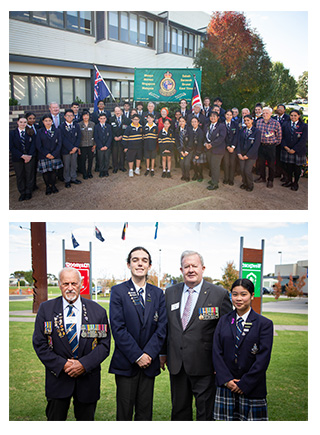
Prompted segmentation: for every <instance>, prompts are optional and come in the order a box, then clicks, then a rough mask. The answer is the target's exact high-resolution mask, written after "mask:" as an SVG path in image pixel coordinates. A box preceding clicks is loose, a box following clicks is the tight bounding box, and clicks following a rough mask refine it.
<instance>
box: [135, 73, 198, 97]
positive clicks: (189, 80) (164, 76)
mask: <svg viewBox="0 0 320 435" xmlns="http://www.w3.org/2000/svg"><path fill="white" fill-rule="evenodd" d="M194 75H195V76H196V79H197V83H198V87H199V92H201V69H200V68H166V69H162V68H156V69H142V68H136V69H135V73H134V100H135V101H153V102H157V101H161V102H170V103H174V102H179V101H180V100H181V99H182V98H184V99H186V100H187V101H191V96H192V89H193V84H194Z"/></svg>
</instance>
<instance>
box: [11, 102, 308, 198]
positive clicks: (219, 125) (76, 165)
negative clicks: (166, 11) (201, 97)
mask: <svg viewBox="0 0 320 435" xmlns="http://www.w3.org/2000/svg"><path fill="white" fill-rule="evenodd" d="M103 104H104V103H103ZM57 106H58V105H57ZM100 106H101V104H100ZM58 107H59V106H58ZM148 107H149V108H150V110H151V109H152V108H153V109H154V104H153V103H149V104H148ZM217 107H218V106H217ZM257 107H258V106H257ZM281 107H282V106H281ZM101 108H102V107H101ZM219 109H220V111H221V108H219ZM258 109H261V108H260V107H258ZM247 110H248V109H243V111H242V112H245V111H247ZM279 110H280V109H279ZM135 112H137V111H136V110H135V111H134V113H133V114H132V115H131V118H130V119H128V118H127V117H126V116H125V115H124V113H123V111H122V109H121V108H120V107H118V106H116V107H115V109H114V115H113V116H111V114H110V112H109V113H106V111H104V110H101V111H100V112H99V113H98V112H94V113H93V115H91V120H90V113H89V111H87V110H84V111H83V113H82V120H81V121H79V122H76V121H75V115H74V112H73V109H67V110H66V111H65V114H64V121H63V122H62V123H60V124H59V126H58V127H56V119H55V116H54V115H53V114H52V112H51V113H48V114H46V115H44V116H43V118H42V125H43V126H42V127H41V128H37V127H36V125H35V116H34V114H27V115H26V116H25V117H24V116H21V117H20V118H19V120H18V127H17V128H16V129H15V130H13V131H12V132H10V151H11V154H12V161H13V165H14V169H15V172H16V177H17V185H18V190H19V193H20V198H19V200H20V201H22V200H24V199H30V198H31V195H32V189H33V188H34V184H35V167H36V160H37V161H38V163H37V168H38V171H39V172H40V173H42V174H43V178H44V181H45V184H46V194H51V193H57V192H58V189H57V187H56V179H57V176H58V178H59V179H61V180H63V181H64V182H65V187H67V188H68V187H70V186H71V183H74V184H80V183H81V181H80V180H79V179H78V178H77V170H79V172H81V173H82V174H83V177H84V179H87V178H92V176H93V175H92V164H93V156H94V153H95V152H96V171H99V176H100V177H105V176H109V172H108V170H109V162H110V158H111V156H112V167H113V172H115V173H116V172H117V171H118V170H121V171H123V172H125V171H126V165H125V161H127V162H128V166H129V177H133V176H134V173H135V174H136V175H140V169H141V161H142V158H144V159H145V162H146V172H145V175H146V176H147V175H149V174H150V175H151V176H154V173H155V172H154V168H155V158H156V155H157V151H158V152H160V155H161V163H160V166H162V168H163V171H162V177H164V178H171V165H172V157H173V158H175V160H176V163H177V162H179V165H180V167H181V170H182V178H181V179H183V180H185V181H189V180H190V167H191V165H192V167H193V168H194V176H193V179H194V180H196V179H197V180H198V181H202V180H203V166H204V164H205V163H207V164H208V166H209V171H210V175H211V179H210V180H209V185H208V186H207V189H208V190H215V189H217V188H218V187H219V176H220V165H221V161H222V159H223V168H224V179H223V182H224V183H227V184H230V185H233V184H234V176H235V168H236V163H237V161H238V163H239V168H240V172H241V175H242V184H241V186H240V187H241V188H243V189H246V190H248V191H252V190H253V175H252V168H253V166H254V165H255V164H256V166H257V170H258V173H259V175H260V177H259V178H258V179H257V182H267V187H269V188H270V187H273V180H274V177H275V171H276V169H278V171H280V173H282V174H283V178H282V181H283V185H285V186H286V187H291V189H292V190H298V181H299V177H300V174H301V166H302V165H304V164H305V163H306V144H307V137H308V126H307V124H305V123H304V122H303V121H302V120H301V118H300V113H299V112H298V111H296V110H293V111H291V113H290V117H289V115H287V114H285V113H283V114H282V115H279V114H278V115H276V116H277V117H278V118H277V119H275V118H273V117H272V109H271V108H268V107H266V108H263V109H262V115H261V116H259V117H258V118H257V117H255V118H253V117H252V116H251V115H250V114H246V115H244V116H243V121H242V120H241V121H240V122H238V120H236V119H235V118H234V116H233V113H232V110H227V111H224V114H223V120H222V119H221V117H220V114H219V113H218V111H216V110H212V111H211V112H210V113H209V116H208V117H205V116H204V115H203V114H202V113H201V106H200V105H195V106H194V109H193V111H192V113H189V114H188V115H187V117H185V116H182V115H181V112H180V111H178V113H176V115H177V116H176V119H175V121H174V120H172V119H171V118H170V117H169V116H168V109H167V108H162V109H161V113H160V118H157V117H156V116H157V115H156V114H155V113H154V112H153V113H152V112H148V113H145V114H144V115H141V114H138V113H135ZM280 112H281V111H280ZM280 112H279V113H280ZM109 114H110V117H109ZM58 118H59V117H58ZM92 119H95V120H96V121H97V123H95V121H93V120H92ZM142 119H143V121H142ZM38 133H39V134H38ZM36 150H37V153H36ZM266 161H267V162H268V168H269V173H268V178H266V165H265V162H266ZM134 166H135V171H134ZM62 168H63V169H62ZM62 172H63V175H62Z"/></svg>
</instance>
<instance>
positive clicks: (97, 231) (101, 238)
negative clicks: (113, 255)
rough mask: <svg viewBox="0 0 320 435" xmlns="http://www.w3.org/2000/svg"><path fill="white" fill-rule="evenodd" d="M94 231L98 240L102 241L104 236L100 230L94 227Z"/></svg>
mask: <svg viewBox="0 0 320 435" xmlns="http://www.w3.org/2000/svg"><path fill="white" fill-rule="evenodd" d="M95 232H96V238H97V239H98V240H100V242H104V238H103V237H102V234H101V231H100V230H98V228H97V227H95Z"/></svg>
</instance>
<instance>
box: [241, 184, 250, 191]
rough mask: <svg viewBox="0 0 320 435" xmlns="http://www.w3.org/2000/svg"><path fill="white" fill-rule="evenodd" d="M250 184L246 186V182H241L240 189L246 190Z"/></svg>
mask: <svg viewBox="0 0 320 435" xmlns="http://www.w3.org/2000/svg"><path fill="white" fill-rule="evenodd" d="M247 187H248V186H246V185H245V184H241V186H240V189H244V190H246V189H247Z"/></svg>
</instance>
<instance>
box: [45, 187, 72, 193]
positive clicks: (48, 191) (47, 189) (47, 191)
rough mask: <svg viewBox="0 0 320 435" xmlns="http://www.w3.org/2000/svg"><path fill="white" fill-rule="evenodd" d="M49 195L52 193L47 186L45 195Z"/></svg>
mask: <svg viewBox="0 0 320 435" xmlns="http://www.w3.org/2000/svg"><path fill="white" fill-rule="evenodd" d="M66 187H67V186H66ZM51 193H52V189H51V186H47V188H46V195H51Z"/></svg>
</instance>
